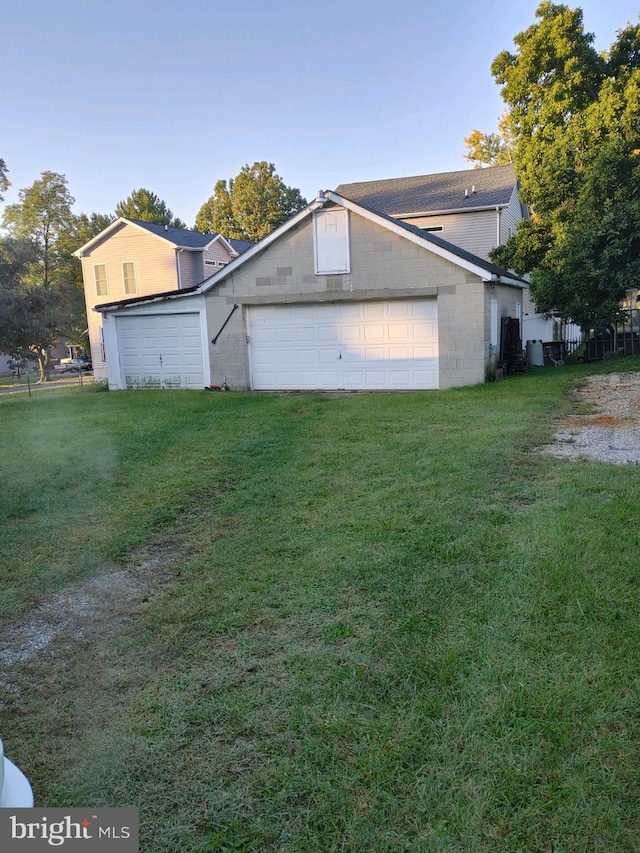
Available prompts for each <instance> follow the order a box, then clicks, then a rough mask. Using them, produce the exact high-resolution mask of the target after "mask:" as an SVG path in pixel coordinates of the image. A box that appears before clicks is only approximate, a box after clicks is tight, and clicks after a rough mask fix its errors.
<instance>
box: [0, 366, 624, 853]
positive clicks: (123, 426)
mask: <svg viewBox="0 0 640 853" xmlns="http://www.w3.org/2000/svg"><path fill="white" fill-rule="evenodd" d="M639 367H640V362H639V361H638V360H631V359H626V360H623V361H619V362H615V363H608V364H603V365H600V366H598V367H597V368H589V367H586V366H585V367H576V368H562V369H557V370H543V371H538V372H536V373H534V374H531V375H529V376H523V377H518V378H513V379H509V380H507V381H505V382H502V383H498V384H495V385H487V386H482V387H477V388H466V389H460V390H455V391H448V392H435V393H419V394H398V395H369V396H356V395H354V396H346V397H337V398H323V397H320V396H311V395H308V396H304V395H292V396H261V395H241V394H233V393H231V394H207V393H205V392H202V393H198V392H153V391H147V392H140V393H138V392H126V393H112V394H87V393H78V391H77V390H76V389H74V390H73V392H69V393H66V394H63V393H56V394H55V395H44V396H42V397H38V396H37V395H34V397H33V398H32V399H30V400H29V399H27V398H18V397H16V396H15V395H12V396H11V398H6V399H0V423H1V425H2V429H1V430H0V444H1V449H0V459H2V462H1V470H2V477H1V480H2V490H1V491H0V546H1V549H2V564H1V565H0V579H1V584H2V600H1V601H0V620H1V621H0V629H1V628H2V626H3V625H4V627H5V628H6V627H7V626H11V625H14V624H15V623H16V622H17V621H20V620H23V621H24V620H26V619H28V618H29V614H30V613H32V612H33V608H34V607H36V606H37V605H38V604H39V603H41V602H43V601H47V600H48V599H50V597H51V596H53V595H55V594H58V593H60V591H62V590H65V589H67V590H68V589H71V590H77V589H79V588H82V584H83V583H86V582H87V581H88V580H89V579H90V578H92V577H96V576H100V575H101V574H104V573H108V572H113V571H114V570H115V569H120V570H127V571H129V570H131V569H132V567H135V566H137V565H139V564H140V563H141V562H145V561H146V562H147V564H149V563H150V564H151V565H153V561H154V560H156V561H157V563H158V567H159V568H158V584H157V585H155V586H154V588H153V589H152V591H151V592H150V593H149V595H148V596H145V597H144V598H143V599H140V600H136V602H132V606H131V614H130V615H129V617H128V618H120V617H118V618H116V619H114V620H113V621H112V622H109V621H108V620H107V624H106V627H105V626H104V625H102V627H101V629H100V630H99V631H96V633H95V635H91V634H90V633H89V634H88V635H84V636H82V637H81V638H80V639H78V640H77V643H76V646H75V647H73V648H71V647H69V646H66V647H65V648H64V649H61V650H58V651H57V652H56V648H55V644H52V646H53V648H52V647H51V646H48V647H46V648H43V649H42V650H41V652H39V653H38V655H36V657H35V659H34V660H31V661H30V662H28V663H25V664H24V671H23V672H17V674H16V671H15V670H14V676H13V677H14V678H15V679H16V681H15V683H7V684H1V685H0V735H2V736H3V737H4V739H5V744H6V749H7V752H8V754H9V755H10V757H12V758H13V760H15V761H16V762H17V763H19V764H20V765H21V766H22V768H23V769H24V770H25V771H26V772H27V774H28V775H29V777H30V779H31V781H32V783H33V785H34V789H35V794H36V799H37V801H38V802H39V803H40V804H41V805H48V806H67V807H68V806H135V807H138V808H139V810H140V821H141V839H142V841H141V850H143V851H148V853H151V851H153V853H156V851H157V852H158V853H159V852H160V851H163V853H164V851H166V853H183V851H184V853H190V851H198V853H206V851H209V853H213V852H214V851H220V853H225V852H226V853H229V851H235V853H248V851H291V852H292V853H293V851H295V852H296V853H298V851H300V853H302V851H305V853H307V851H308V853H327V851H353V853H360V851H376V853H377V852H378V851H380V853H382V851H434V853H445V851H474V853H475V851H478V853H482V852H483V851H486V853H494V851H504V853H507V852H508V853H516V851H539V853H547V851H549V853H551V851H554V853H568V851H585V853H586V851H588V852H589V853H593V851H607V852H608V853H609V851H636V850H638V849H640V848H639V841H638V839H639V838H640V794H639V791H640V788H639V786H638V766H639V765H640V748H639V745H640V705H639V699H640V696H639V689H638V688H639V677H640V621H639V615H640V565H639V559H638V552H639V549H638V544H639V543H638V539H639V531H640V525H639V523H638V521H639V519H638V507H639V502H640V500H639V499H640V483H639V478H640V470H639V469H638V467H637V466H624V467H614V466H609V465H605V464H600V463H596V462H571V461H567V460H559V459H555V458H553V457H550V456H547V455H544V454H541V453H539V452H538V450H537V447H538V446H539V445H541V444H543V443H545V442H547V441H548V440H549V439H550V437H551V435H552V433H553V429H554V423H555V421H556V419H557V418H559V417H561V416H562V415H563V414H566V413H568V412H569V411H570V410H571V406H572V405H573V404H572V401H571V398H570V395H569V393H568V392H569V391H570V390H571V388H572V387H575V385H576V384H577V383H579V382H581V381H582V380H583V377H584V376H585V375H586V374H587V373H589V372H592V371H593V370H595V369H597V370H614V369H616V370H619V369H625V370H628V369H634V370H638V369H639ZM145 599H146V600H145ZM5 636H6V635H5ZM1 668H2V667H0V669H1Z"/></svg>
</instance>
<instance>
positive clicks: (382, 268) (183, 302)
mask: <svg viewBox="0 0 640 853" xmlns="http://www.w3.org/2000/svg"><path fill="white" fill-rule="evenodd" d="M525 288H526V282H525V281H524V280H523V279H521V278H519V277H518V276H516V275H514V274H513V273H509V272H507V271H505V270H502V269H500V268H498V267H496V266H495V265H494V264H492V263H491V262H489V261H488V260H486V258H484V257H479V256H477V255H475V254H472V253H471V252H469V251H467V250H465V249H463V248H460V247H459V246H457V245H454V244H453V243H450V242H447V241H446V240H444V239H442V238H441V237H440V236H439V235H438V234H436V233H430V232H427V231H424V230H421V229H420V228H418V227H416V226H415V225H413V224H410V223H409V222H404V221H400V220H397V219H394V218H393V217H391V216H388V215H386V214H384V213H381V212H378V211H376V210H373V209H372V208H370V207H369V206H368V205H366V204H360V203H357V202H354V201H352V200H349V199H347V198H345V197H343V196H341V195H340V194H338V193H335V192H331V191H327V192H325V193H320V194H319V196H318V198H317V199H316V200H315V201H314V202H312V203H311V204H310V205H308V206H307V207H306V208H305V209H304V210H302V211H301V212H300V213H298V214H296V215H295V216H293V217H292V218H291V219H290V220H289V221H288V222H286V223H284V224H283V225H281V226H280V227H278V228H277V229H276V230H275V231H273V232H272V233H271V234H269V235H268V236H267V237H265V238H264V239H263V240H261V241H260V242H259V243H257V244H256V245H255V246H253V247H251V248H249V249H247V251H245V252H244V253H243V254H242V255H240V256H239V257H236V258H235V259H234V260H232V261H230V262H229V263H228V264H227V265H226V266H225V267H224V268H222V269H220V270H219V271H218V272H217V273H216V274H215V275H213V276H212V277H211V278H209V279H207V280H206V281H205V282H203V283H202V284H201V285H199V286H196V287H194V288H192V289H191V290H190V291H189V292H184V291H182V292H181V291H178V290H176V291H174V292H173V293H168V294H164V295H162V296H157V295H156V296H142V295H141V296H137V297H136V296H133V297H129V298H127V299H126V300H124V301H119V302H118V301H115V300H102V303H103V304H101V305H98V306H96V310H97V311H98V312H100V314H101V315H102V318H103V328H104V344H105V349H106V357H107V371H108V377H109V385H110V387H111V388H140V387H157V388H166V387H182V388H202V387H203V386H208V385H210V384H215V385H222V384H223V383H224V381H225V380H226V382H227V384H228V385H229V386H230V387H231V388H232V389H248V388H251V389H256V390H340V389H345V390H347V389H348V390H357V389H371V390H374V389H375V390H380V389H388V390H399V389H436V388H452V387H454V386H460V385H469V384H476V383H481V382H484V381H485V380H486V379H487V378H492V377H493V376H495V372H496V367H497V362H498V358H499V329H500V321H501V319H502V318H504V317H518V316H521V312H522V293H523V290H524V289H525Z"/></svg>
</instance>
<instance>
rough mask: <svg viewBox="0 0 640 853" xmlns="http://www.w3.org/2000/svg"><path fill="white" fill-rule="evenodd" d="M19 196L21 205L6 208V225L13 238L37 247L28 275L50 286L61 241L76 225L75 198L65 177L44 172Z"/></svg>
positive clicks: (4, 223)
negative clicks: (72, 208) (73, 210)
mask: <svg viewBox="0 0 640 853" xmlns="http://www.w3.org/2000/svg"><path fill="white" fill-rule="evenodd" d="M18 197H19V199H20V201H19V202H17V203H16V204H10V205H8V206H7V207H6V208H5V211H4V217H3V220H2V224H3V225H4V227H5V228H6V229H7V230H8V232H9V234H10V235H11V236H12V237H14V238H16V239H18V240H26V241H28V242H30V243H32V244H33V247H34V250H35V256H34V257H35V260H34V262H33V263H32V264H31V266H30V269H29V272H28V273H27V275H28V277H29V278H30V280H31V283H33V284H44V285H47V284H50V283H51V281H52V280H53V278H54V277H55V275H56V267H57V264H58V261H59V256H58V252H57V248H58V241H59V240H60V238H61V236H63V235H65V234H66V233H68V231H70V230H71V229H72V228H73V225H74V215H73V213H72V212H71V206H72V205H73V203H74V199H73V197H72V196H71V194H70V192H69V190H68V188H67V181H66V178H65V176H64V175H59V174H57V173H56V172H43V173H42V175H41V176H40V178H39V179H38V180H37V181H34V183H33V184H32V185H31V186H30V187H27V188H26V189H22V190H20V192H19V193H18Z"/></svg>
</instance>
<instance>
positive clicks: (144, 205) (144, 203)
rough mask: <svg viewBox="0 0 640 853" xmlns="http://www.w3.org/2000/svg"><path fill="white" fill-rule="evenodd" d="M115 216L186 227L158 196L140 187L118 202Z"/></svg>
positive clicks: (174, 226)
mask: <svg viewBox="0 0 640 853" xmlns="http://www.w3.org/2000/svg"><path fill="white" fill-rule="evenodd" d="M116 216H123V217H124V218H125V219H138V220H140V222H153V223H156V224H157V225H171V226H172V227H173V228H186V227H187V226H186V224H185V223H184V222H183V221H182V220H181V219H178V217H177V216H174V215H173V213H172V211H171V210H169V208H168V207H167V205H166V203H165V202H164V201H162V199H161V198H160V197H159V196H157V195H156V194H155V193H152V192H151V190H146V189H144V188H142V187H141V188H140V189H139V190H134V191H133V192H132V193H131V195H130V196H128V197H127V198H126V199H124V201H120V202H118V204H117V205H116Z"/></svg>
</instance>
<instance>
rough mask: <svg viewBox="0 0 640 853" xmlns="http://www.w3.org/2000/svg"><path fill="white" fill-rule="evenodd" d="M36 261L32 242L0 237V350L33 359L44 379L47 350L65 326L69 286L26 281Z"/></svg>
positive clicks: (68, 306) (69, 300)
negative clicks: (36, 284) (35, 284)
mask: <svg viewBox="0 0 640 853" xmlns="http://www.w3.org/2000/svg"><path fill="white" fill-rule="evenodd" d="M38 263H39V258H38V253H37V249H36V247H35V245H34V243H33V242H31V241H29V240H18V239H16V238H12V237H6V238H4V239H2V240H0V352H3V353H5V354H7V355H10V356H12V357H13V358H15V359H18V360H25V361H28V360H32V359H35V360H37V362H38V365H39V368H40V378H41V380H43V381H44V380H46V379H47V378H48V376H49V370H50V366H51V359H50V351H51V349H52V348H53V347H54V346H55V344H56V343H57V342H58V341H59V340H60V338H61V337H62V336H64V335H65V333H66V330H67V324H68V319H69V316H70V309H71V302H72V289H71V288H69V286H68V285H66V284H64V283H55V284H48V285H40V286H34V285H32V284H29V283H28V281H29V276H30V271H31V270H32V269H33V266H34V265H37V264H38Z"/></svg>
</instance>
